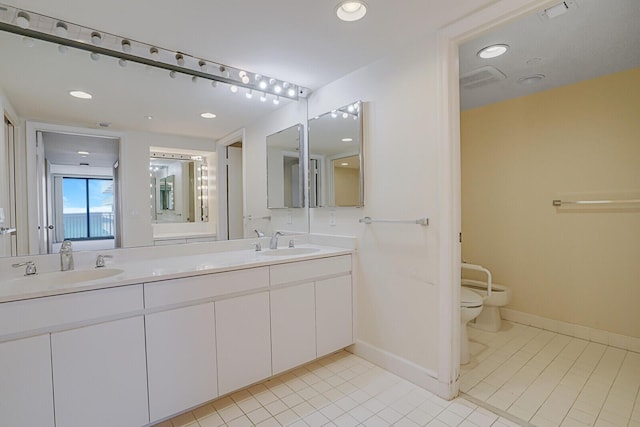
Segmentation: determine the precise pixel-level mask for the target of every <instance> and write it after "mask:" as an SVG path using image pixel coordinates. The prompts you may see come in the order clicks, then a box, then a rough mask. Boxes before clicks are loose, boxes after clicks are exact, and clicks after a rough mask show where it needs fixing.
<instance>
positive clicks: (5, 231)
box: [0, 227, 16, 234]
mask: <svg viewBox="0 0 640 427" xmlns="http://www.w3.org/2000/svg"><path fill="white" fill-rule="evenodd" d="M15 232H16V229H15V228H4V227H0V234H11V233H15Z"/></svg>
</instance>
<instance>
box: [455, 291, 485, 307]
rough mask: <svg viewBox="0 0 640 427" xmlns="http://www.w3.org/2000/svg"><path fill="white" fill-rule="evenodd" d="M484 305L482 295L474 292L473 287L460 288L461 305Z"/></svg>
mask: <svg viewBox="0 0 640 427" xmlns="http://www.w3.org/2000/svg"><path fill="white" fill-rule="evenodd" d="M481 305H482V297H481V296H480V295H479V294H477V293H475V292H473V291H472V290H471V289H467V288H462V289H460V306H461V307H480V306H481Z"/></svg>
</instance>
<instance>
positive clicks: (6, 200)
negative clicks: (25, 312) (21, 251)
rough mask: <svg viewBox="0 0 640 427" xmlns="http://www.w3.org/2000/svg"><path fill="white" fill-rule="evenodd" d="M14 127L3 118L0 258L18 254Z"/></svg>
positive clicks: (0, 168) (0, 157) (0, 155)
mask: <svg viewBox="0 0 640 427" xmlns="http://www.w3.org/2000/svg"><path fill="white" fill-rule="evenodd" d="M15 135H16V131H15V126H14V124H13V121H12V120H11V119H10V118H9V117H8V116H6V115H5V116H4V143H3V145H2V147H1V150H0V166H1V167H0V170H1V171H2V176H0V182H1V183H0V229H2V230H3V232H2V233H0V256H16V255H17V254H18V247H17V236H16V231H11V230H16V228H17V226H16V223H17V221H16V213H17V212H16V187H15V149H16V144H15V143H16V141H15Z"/></svg>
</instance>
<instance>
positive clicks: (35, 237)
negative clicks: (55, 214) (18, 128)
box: [25, 121, 125, 255]
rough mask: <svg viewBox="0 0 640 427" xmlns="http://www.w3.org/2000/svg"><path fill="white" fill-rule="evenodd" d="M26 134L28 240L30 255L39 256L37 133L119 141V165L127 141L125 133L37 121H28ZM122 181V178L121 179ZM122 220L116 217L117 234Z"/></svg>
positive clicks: (118, 183) (119, 196) (119, 204)
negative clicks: (94, 137) (95, 137)
mask: <svg viewBox="0 0 640 427" xmlns="http://www.w3.org/2000/svg"><path fill="white" fill-rule="evenodd" d="M25 127H26V133H25V142H26V144H25V145H26V159H25V163H26V170H27V174H26V175H27V189H26V191H27V206H29V207H30V208H29V209H28V211H27V224H28V228H27V230H28V239H29V255H39V254H40V250H39V246H40V239H39V234H40V233H39V232H38V226H39V225H40V224H39V221H38V215H39V209H37V207H38V206H39V205H38V197H39V194H38V183H37V180H38V178H37V177H38V170H37V168H38V165H37V163H36V151H37V147H36V142H37V133H38V132H52V133H64V134H71V135H84V136H97V137H107V138H113V139H118V140H119V141H120V142H119V144H118V164H121V162H122V145H123V144H124V141H125V134H124V133H123V132H114V131H108V130H102V129H91V128H82V127H77V126H67V125H56V124H52V123H44V122H35V121H27V122H26V123H25ZM119 179H120V180H121V179H122V177H120V178H119ZM114 185H118V186H120V185H121V183H120V181H119V182H117V183H115V184H114ZM120 193H121V192H120V191H118V196H117V198H116V196H115V194H114V202H115V203H116V204H117V206H121V205H122V197H121V195H120ZM119 211H120V212H124V210H123V209H122V206H121V207H120V209H119ZM121 221H122V218H118V217H116V232H118V231H121V230H122V228H121V227H120V226H119V225H117V224H119V223H121Z"/></svg>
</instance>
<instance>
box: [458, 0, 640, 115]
mask: <svg viewBox="0 0 640 427" xmlns="http://www.w3.org/2000/svg"><path fill="white" fill-rule="evenodd" d="M558 3H560V2H558ZM566 3H567V4H568V5H569V6H570V7H569V9H568V12H567V13H566V14H564V15H561V16H558V17H556V18H553V19H547V18H545V17H543V16H541V14H540V13H536V14H533V15H530V16H528V17H525V18H522V19H519V20H517V21H516V22H512V23H510V24H508V25H506V26H504V27H501V28H499V29H497V30H495V31H491V32H490V33H487V34H484V35H482V36H481V37H478V38H476V39H474V40H471V41H469V42H467V43H465V44H463V45H462V46H460V75H461V76H464V75H465V74H467V73H468V72H470V71H472V70H474V69H478V68H480V67H484V66H487V65H490V66H493V67H495V68H497V69H498V70H500V71H501V72H502V73H504V74H505V75H506V79H504V80H501V81H496V82H493V83H490V84H487V85H485V86H480V87H476V88H473V89H464V88H461V91H460V96H461V106H462V109H463V110H465V109H469V108H475V107H479V106H482V105H485V104H491V103H494V102H499V101H503V100H506V99H510V98H515V97H519V96H523V95H528V94H531V93H535V92H540V91H543V90H547V89H551V88H554V87H558V86H563V85H567V84H571V83H575V82H579V81H582V80H587V79H592V78H595V77H599V76H602V75H606V74H610V73H615V72H618V71H622V70H626V69H630V68H635V67H639V66H640V47H639V46H640V1H639V0H567V1H566ZM496 43H501V44H508V45H509V46H510V49H509V50H508V51H507V53H506V54H504V55H502V56H500V57H497V58H494V59H481V58H479V57H478V56H477V55H476V53H477V52H478V51H479V50H480V49H482V48H483V47H486V46H489V45H492V44H496ZM535 58H538V59H535ZM531 74H543V75H545V78H544V79H543V80H541V81H540V82H538V83H533V84H529V85H523V84H520V83H518V79H519V78H521V77H524V76H527V75H531ZM639 84H640V83H639Z"/></svg>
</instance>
